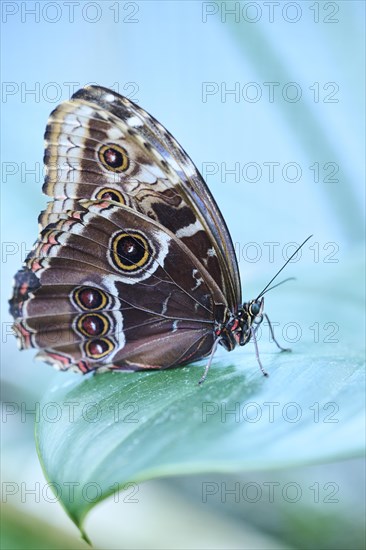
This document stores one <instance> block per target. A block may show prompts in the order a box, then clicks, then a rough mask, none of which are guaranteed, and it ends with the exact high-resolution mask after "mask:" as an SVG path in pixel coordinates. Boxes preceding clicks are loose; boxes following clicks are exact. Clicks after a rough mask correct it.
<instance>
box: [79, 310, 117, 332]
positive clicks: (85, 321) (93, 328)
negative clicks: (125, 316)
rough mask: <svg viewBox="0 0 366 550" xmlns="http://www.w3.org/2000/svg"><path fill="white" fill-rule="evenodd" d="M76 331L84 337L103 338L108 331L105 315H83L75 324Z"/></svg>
mask: <svg viewBox="0 0 366 550" xmlns="http://www.w3.org/2000/svg"><path fill="white" fill-rule="evenodd" d="M76 327H77V330H78V331H79V332H81V334H83V335H84V336H104V334H106V333H107V332H108V330H109V327H110V325H109V320H108V318H107V317H106V316H105V315H100V314H98V313H85V314H84V315H81V316H80V317H79V319H78V320H77V323H76Z"/></svg>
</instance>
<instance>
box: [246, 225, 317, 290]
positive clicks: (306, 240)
mask: <svg viewBox="0 0 366 550" xmlns="http://www.w3.org/2000/svg"><path fill="white" fill-rule="evenodd" d="M311 237H312V235H309V237H308V238H307V239H305V241H304V242H303V243H302V244H300V246H299V247H298V248H296V250H295V252H294V253H293V254H291V256H290V257H289V259H288V260H287V261H286V262H285V263H284V265H283V266H282V267H281V269H280V270H279V271H277V273H276V275H275V276H274V277H272V279H271V280H270V281H269V283H268V285H266V286H265V287H264V289H263V290H262V292H261V293H260V294H259V295H258V297H257V298H256V300H259V298H260V297H261V296H263V294H264V293H265V292H266V291H267V289H268V290H269V288H268V287H269V286H270V285H271V283H273V281H274V280H275V279H276V277H278V275H279V274H280V273H281V271H282V270H283V269H285V267H286V266H287V264H288V263H289V262H291V260H292V258H293V257H294V256H296V254H297V253H298V252H299V250H301V248H302V247H303V246H304V244H305V243H307V242H308V240H309V239H311ZM286 280H287V279H286ZM282 282H283V283H284V282H285V281H282ZM279 284H281V283H279ZM275 286H278V285H275ZM272 288H274V287H272Z"/></svg>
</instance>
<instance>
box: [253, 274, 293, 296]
mask: <svg viewBox="0 0 366 550" xmlns="http://www.w3.org/2000/svg"><path fill="white" fill-rule="evenodd" d="M288 281H296V277H287V279H284V280H283V281H281V282H280V283H277V284H276V285H273V286H270V287H269V288H267V290H264V291H263V292H262V293H261V294H260V296H263V294H266V293H267V292H269V291H270V290H273V289H274V288H277V287H278V286H280V285H283V284H284V283H287V282H288Z"/></svg>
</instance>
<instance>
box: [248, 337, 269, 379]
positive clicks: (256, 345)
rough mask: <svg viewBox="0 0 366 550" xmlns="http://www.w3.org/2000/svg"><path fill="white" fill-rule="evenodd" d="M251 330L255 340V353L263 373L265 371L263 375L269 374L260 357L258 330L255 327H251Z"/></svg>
mask: <svg viewBox="0 0 366 550" xmlns="http://www.w3.org/2000/svg"><path fill="white" fill-rule="evenodd" d="M250 332H251V333H252V338H253V342H254V348H255V355H256V358H257V361H258V365H259V368H260V369H261V371H262V373H263V376H269V375H268V372H266V371H265V370H264V368H263V365H262V361H261V360H260V357H259V350H258V344H257V337H256V335H255V333H256V330H255V329H254V328H253V327H250Z"/></svg>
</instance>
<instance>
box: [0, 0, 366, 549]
mask: <svg viewBox="0 0 366 550" xmlns="http://www.w3.org/2000/svg"><path fill="white" fill-rule="evenodd" d="M1 9H2V54H1V55H2V59H1V61H2V69H1V79H2V103H1V109H2V113H1V121H2V138H3V139H2V148H1V156H2V163H1V169H2V182H1V183H2V277H1V282H2V297H3V300H2V366H1V381H2V399H3V401H4V402H6V403H8V402H15V403H18V404H20V403H24V407H23V412H24V411H26V410H28V409H29V410H30V411H31V410H32V409H34V403H35V402H37V401H38V400H39V399H40V396H41V395H42V393H43V392H44V391H45V389H46V388H47V387H48V386H49V384H50V383H51V381H52V380H54V378H55V376H57V373H55V372H54V371H53V370H52V369H50V368H49V367H47V366H46V365H44V364H41V363H39V364H38V363H36V364H35V363H34V361H33V356H34V353H32V352H28V353H24V354H19V352H18V350H17V348H16V343H15V339H14V338H13V336H12V335H11V320H10V318H9V316H8V313H7V299H8V297H9V296H10V294H11V285H12V277H13V275H14V274H15V273H16V271H17V270H18V269H19V267H20V265H21V263H22V261H23V260H24V258H25V256H26V254H27V252H28V251H29V249H30V248H31V246H32V244H33V242H34V240H35V239H36V237H37V216H38V214H39V212H40V210H41V209H42V208H43V207H44V206H45V204H46V198H45V197H44V196H43V195H42V192H41V187H42V182H43V167H42V158H43V133H44V129H45V125H46V122H47V118H48V115H49V113H50V112H51V111H52V110H53V109H54V108H55V106H56V105H57V104H58V103H60V101H62V100H65V99H68V98H69V97H70V95H72V93H73V92H74V91H76V90H77V89H79V88H80V87H82V86H84V85H86V84H90V83H95V84H100V85H102V86H106V87H110V88H113V89H114V90H115V91H117V92H119V93H121V94H123V95H126V96H127V97H129V98H130V99H131V100H132V101H135V102H136V103H138V104H139V105H140V106H142V107H143V108H144V109H145V110H147V111H148V112H149V113H151V114H152V115H153V116H155V117H156V118H157V119H158V120H159V121H160V122H161V123H162V124H163V125H164V126H166V128H167V129H168V130H169V131H170V132H171V133H172V134H173V135H174V136H175V137H176V139H177V140H178V141H179V143H181V144H182V146H183V147H184V149H185V150H186V151H187V152H188V154H189V155H190V156H191V158H192V160H193V161H194V162H195V164H196V165H197V167H198V168H199V169H200V170H201V172H202V174H203V176H204V178H205V179H206V182H207V184H208V185H209V187H210V189H211V191H212V193H213V195H214V197H215V198H216V200H217V203H218V205H219V207H220V209H221V210H222V212H223V215H224V217H225V219H226V221H227V225H228V227H229V229H230V232H231V235H232V238H233V241H234V243H235V247H236V251H237V255H238V259H239V266H240V271H241V275H242V282H243V295H244V298H245V299H248V298H250V297H252V296H254V295H255V293H256V292H257V293H258V291H259V290H260V289H261V288H262V286H264V285H265V284H266V282H268V280H269V279H270V278H271V277H272V275H273V274H274V273H275V270H276V269H278V268H279V267H280V266H281V265H282V264H283V262H284V261H285V259H286V258H287V257H288V256H289V254H290V253H291V252H293V250H294V246H295V245H294V243H297V244H299V243H300V242H302V241H303V240H304V239H305V238H306V237H307V236H308V235H310V234H314V239H313V240H312V241H311V242H310V243H308V244H307V245H306V247H305V248H304V250H303V252H302V257H301V262H299V263H295V264H294V266H292V268H291V270H289V272H288V275H294V274H296V275H297V277H298V278H299V279H300V280H301V276H302V273H306V272H309V270H310V271H311V272H314V270H318V269H321V271H322V278H323V280H331V279H332V278H333V277H336V276H337V270H341V271H340V272H342V273H344V274H347V265H348V263H351V264H352V265H354V263H355V261H358V260H359V258H360V257H363V250H364V249H363V246H364V234H363V229H364V218H363V216H364V206H363V205H364V163H363V157H364V149H365V142H364V121H365V117H364V114H365V113H364V90H365V88H364V64H365V59H364V33H365V28H364V25H365V23H364V22H365V18H364V16H365V4H364V2H358V1H352V0H350V1H347V2H339V1H338V2H307V1H305V2H199V1H192V2H191V1H169V0H167V1H163V2H158V1H154V2H151V1H137V2H135V1H132V2H130V1H128V2H122V1H121V2H118V1H108V0H106V1H103V2H87V1H84V0H82V1H79V2H47V3H46V2H13V1H7V2H5V1H4V2H2V5H1ZM335 260H336V261H335ZM357 265H361V264H359V263H358V264H357ZM359 269H363V267H362V265H361V267H360V268H359ZM344 285H345V286H346V287H347V286H349V287H350V288H352V281H350V280H347V277H345V280H344ZM359 344H362V343H361V342H359ZM33 426H34V415H32V413H31V412H30V413H29V414H23V417H21V415H20V412H19V414H14V415H12V416H11V418H10V419H9V418H8V419H7V421H6V422H3V424H2V450H3V458H2V479H3V481H6V482H7V483H13V484H14V485H13V493H14V494H13V495H9V494H8V495H7V497H6V498H3V503H2V511H3V513H2V519H3V521H4V525H3V527H4V528H3V536H4V543H3V548H19V549H20V548H83V547H86V545H85V544H84V542H82V541H81V540H80V538H79V535H78V532H77V529H76V528H75V527H74V525H73V524H72V523H71V521H70V520H69V519H68V517H67V516H66V514H65V512H64V511H63V510H62V508H61V506H60V505H59V504H58V503H51V502H49V499H48V500H47V498H46V499H45V498H42V495H41V497H40V498H38V496H37V485H36V484H37V483H38V484H42V483H44V478H43V474H42V471H41V468H40V465H39V461H38V457H37V453H36V449H35V444H34V437H33ZM363 472H364V470H363V466H362V463H361V461H359V460H357V459H355V460H354V461H352V462H350V461H347V462H345V463H340V462H335V463H333V464H326V465H314V466H306V467H305V466H304V467H303V468H297V469H293V470H291V471H286V472H285V471H283V472H276V474H273V473H272V474H271V473H270V472H268V473H262V474H258V473H256V474H252V475H249V474H246V475H244V474H243V475H241V476H236V477H235V480H236V481H237V480H238V479H239V480H240V481H241V482H242V483H246V482H248V481H253V480H255V481H256V482H258V483H263V482H264V481H266V480H267V481H268V480H272V481H273V479H276V481H278V480H281V483H284V484H285V483H287V482H289V481H294V480H297V481H299V482H301V483H303V484H305V485H306V486H310V485H312V484H314V483H315V482H318V483H320V484H321V483H322V481H323V480H324V479H327V480H329V479H333V480H335V481H336V482H337V483H338V485H341V487H342V499H341V500H340V502H339V503H338V504H337V505H333V506H329V505H328V506H327V505H326V504H324V503H322V502H320V503H319V502H318V503H317V502H315V501H314V498H310V497H309V498H308V499H302V500H301V502H299V503H297V504H296V505H294V503H292V502H286V501H285V500H284V501H283V502H282V503H281V504H279V505H277V506H275V507H274V506H273V505H272V506H271V505H270V504H269V503H268V502H263V501H261V502H259V503H256V504H255V505H254V504H253V503H250V502H244V503H243V502H241V503H239V504H238V503H235V502H234V503H233V502H231V501H230V502H229V501H228V502H226V503H222V502H221V501H220V500H219V499H211V500H210V501H209V502H207V503H204V502H203V500H202V494H201V487H202V482H203V481H205V480H206V481H207V480H208V479H209V480H210V481H212V482H213V481H214V482H221V481H222V480H225V481H226V482H227V483H230V482H231V481H233V478H231V477H230V476H218V475H217V474H215V476H209V477H207V476H206V477H202V476H201V477H200V476H191V477H184V478H183V477H182V478H173V479H170V480H162V481H151V482H147V483H145V484H143V485H142V486H141V488H140V498H139V502H138V503H135V504H129V503H123V502H122V501H121V502H118V503H116V502H114V501H113V499H109V500H107V501H105V502H104V503H102V504H101V505H100V506H98V507H97V508H95V509H94V510H93V511H92V512H91V514H90V516H89V518H88V520H87V524H86V527H87V530H88V532H89V534H90V536H91V538H92V540H93V541H94V543H95V545H96V546H97V547H98V546H99V547H103V548H261V549H264V548H265V549H267V548H342V547H348V548H362V547H363V544H364V543H363V535H362V533H363V530H362V517H363V516H362V514H363V511H364V510H363V507H364V500H363V495H362V494H360V491H359V487H361V486H362V479H363ZM22 484H24V485H23V487H24V489H25V493H24V491H21V490H20V489H21V487H22ZM305 485H304V486H305ZM32 488H33V489H34V488H35V491H36V493H35V495H33V496H32V494H29V495H28V494H27V493H26V491H27V490H28V489H32ZM309 494H310V495H312V493H309ZM267 500H268V499H267ZM5 520H6V523H5ZM346 533H348V535H347V536H346ZM350 533H352V538H351V541H352V545H351V546H350V545H349V544H348V545H347V542H349V540H350V539H348V538H347V537H348V536H350V535H349V534H350ZM322 537H323V538H322ZM342 545H343V546H342Z"/></svg>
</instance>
